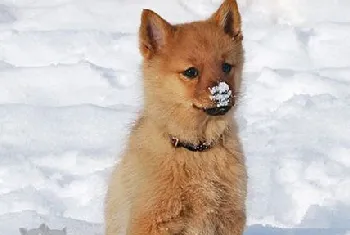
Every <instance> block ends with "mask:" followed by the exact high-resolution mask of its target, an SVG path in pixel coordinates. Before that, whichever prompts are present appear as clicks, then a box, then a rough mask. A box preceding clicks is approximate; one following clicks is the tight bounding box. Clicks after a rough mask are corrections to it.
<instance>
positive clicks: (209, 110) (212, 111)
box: [193, 104, 232, 116]
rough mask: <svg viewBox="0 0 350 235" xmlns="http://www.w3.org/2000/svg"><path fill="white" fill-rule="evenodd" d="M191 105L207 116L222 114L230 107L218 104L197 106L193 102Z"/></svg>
mask: <svg viewBox="0 0 350 235" xmlns="http://www.w3.org/2000/svg"><path fill="white" fill-rule="evenodd" d="M193 107H194V108H196V109H199V110H201V111H203V112H205V113H206V114H207V115H209V116H222V115H225V114H226V113H227V112H228V111H230V109H231V108H232V106H231V105H227V106H220V107H208V108H206V107H202V108H201V107H198V106H197V105H195V104H193Z"/></svg>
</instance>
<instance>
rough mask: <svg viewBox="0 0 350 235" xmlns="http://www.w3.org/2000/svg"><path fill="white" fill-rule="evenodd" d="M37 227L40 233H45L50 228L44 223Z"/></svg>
mask: <svg viewBox="0 0 350 235" xmlns="http://www.w3.org/2000/svg"><path fill="white" fill-rule="evenodd" d="M39 229H40V231H41V232H42V233H45V232H47V231H49V230H50V228H49V226H47V225H46V224H40V227H39Z"/></svg>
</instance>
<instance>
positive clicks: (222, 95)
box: [209, 82, 232, 107]
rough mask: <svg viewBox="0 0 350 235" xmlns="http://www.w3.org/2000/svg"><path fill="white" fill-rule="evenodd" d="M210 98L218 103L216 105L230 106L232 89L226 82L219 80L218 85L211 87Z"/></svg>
mask: <svg viewBox="0 0 350 235" xmlns="http://www.w3.org/2000/svg"><path fill="white" fill-rule="evenodd" d="M209 91H210V94H211V96H210V99H211V100H212V101H214V102H215V103H216V107H223V106H228V105H229V103H230V98H231V96H232V91H231V90H230V87H229V85H228V84H227V83H226V82H219V83H218V84H217V85H216V86H213V87H209Z"/></svg>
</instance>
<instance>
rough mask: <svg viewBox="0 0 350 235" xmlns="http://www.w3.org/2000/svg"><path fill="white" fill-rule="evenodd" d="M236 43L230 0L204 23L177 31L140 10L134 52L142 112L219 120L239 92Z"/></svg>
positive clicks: (236, 20)
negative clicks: (142, 90) (142, 92)
mask: <svg viewBox="0 0 350 235" xmlns="http://www.w3.org/2000/svg"><path fill="white" fill-rule="evenodd" d="M242 38H243V36H242V32H241V17H240V13H239V11H238V6H237V3H236V1H235V0H226V1H225V2H224V3H223V4H222V5H221V6H220V8H219V9H218V10H217V11H216V12H215V13H214V14H213V15H212V16H211V17H210V18H209V19H207V20H204V21H198V22H192V23H186V24H178V25H172V24H170V23H168V22H167V21H166V20H164V19H163V18H161V17H160V16H159V15H158V14H156V13H154V12H153V11H151V10H144V11H143V13H142V21H141V26H140V31H139V43H140V44H139V46H140V51H141V54H142V56H143V58H144V62H143V72H144V86H145V106H146V109H147V108H150V109H152V110H153V111H156V110H158V114H157V115H159V114H161V113H162V112H164V113H166V112H167V110H172V112H173V115H177V113H176V112H181V113H184V112H186V113H188V115H189V116H192V117H203V118H205V117H208V116H223V115H225V114H226V113H227V112H228V111H229V110H231V108H232V107H233V106H234V105H235V101H236V100H235V98H236V96H235V94H237V92H238V91H239V89H240V83H241V73H242V67H243V48H242Z"/></svg>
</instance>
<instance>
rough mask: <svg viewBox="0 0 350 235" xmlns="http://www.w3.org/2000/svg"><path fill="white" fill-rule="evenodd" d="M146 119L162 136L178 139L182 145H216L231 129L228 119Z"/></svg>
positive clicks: (230, 122) (149, 117)
mask: <svg viewBox="0 0 350 235" xmlns="http://www.w3.org/2000/svg"><path fill="white" fill-rule="evenodd" d="M147 116H148V117H147V119H148V120H149V121H150V122H151V123H152V125H155V126H156V127H157V129H159V131H161V132H162V133H163V135H164V136H168V137H169V141H170V140H171V138H174V139H178V140H179V141H181V142H182V143H188V144H192V145H200V143H206V144H211V143H217V142H218V141H219V139H220V138H221V137H222V136H223V135H224V133H225V132H226V131H227V130H228V129H230V128H231V126H232V121H231V120H232V119H231V118H229V117H207V118H205V119H203V120H200V121H198V122H196V120H198V119H189V120H186V119H181V118H179V117H178V116H176V115H174V116H173V117H171V118H170V117H169V118H166V117H165V116H164V115H163V116H153V115H152V116H149V115H147Z"/></svg>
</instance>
